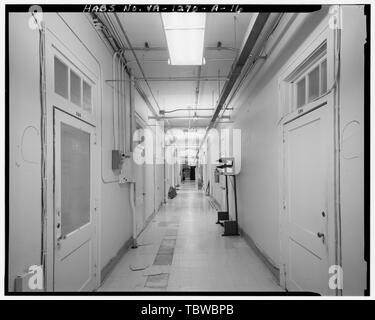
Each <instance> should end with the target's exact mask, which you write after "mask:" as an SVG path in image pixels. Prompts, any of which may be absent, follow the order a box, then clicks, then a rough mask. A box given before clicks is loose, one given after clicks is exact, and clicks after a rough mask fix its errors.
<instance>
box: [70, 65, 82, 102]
mask: <svg viewBox="0 0 375 320" xmlns="http://www.w3.org/2000/svg"><path fill="white" fill-rule="evenodd" d="M70 101H72V102H73V103H74V104H75V105H77V106H79V107H80V106H81V78H80V77H79V76H78V75H77V74H76V73H75V72H74V71H72V70H70Z"/></svg>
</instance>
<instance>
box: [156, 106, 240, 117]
mask: <svg viewBox="0 0 375 320" xmlns="http://www.w3.org/2000/svg"><path fill="white" fill-rule="evenodd" d="M191 110H192V109H191V108H179V109H173V110H163V109H162V110H160V112H159V114H160V115H163V114H165V113H173V112H178V111H191ZM214 110H215V108H199V109H197V111H214ZM226 110H228V111H229V110H233V108H226Z"/></svg>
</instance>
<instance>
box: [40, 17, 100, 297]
mask: <svg viewBox="0 0 375 320" xmlns="http://www.w3.org/2000/svg"><path fill="white" fill-rule="evenodd" d="M59 17H60V18H61V19H59V18H56V16H55V15H51V16H49V15H48V16H47V17H46V19H45V20H46V21H45V22H46V24H45V25H46V30H45V66H46V68H45V69H46V72H45V82H46V106H47V108H46V115H45V117H46V123H47V125H46V126H47V128H46V138H47V144H46V180H47V187H46V189H47V192H46V206H47V215H46V219H45V222H44V229H43V232H44V233H45V236H44V239H45V243H44V248H45V253H46V256H45V263H44V273H45V288H46V290H47V291H49V292H51V291H54V244H55V238H54V228H55V225H54V215H55V211H54V198H55V194H54V144H53V139H54V108H55V107H57V108H59V109H60V110H62V111H64V112H66V113H68V114H69V115H71V116H74V117H76V118H78V119H80V120H83V121H86V122H87V123H89V124H91V125H93V126H94V127H95V140H96V148H95V157H96V159H97V161H96V166H97V168H100V167H101V155H100V147H99V146H100V145H101V140H98V138H97V137H100V132H101V122H100V118H98V117H99V112H98V111H100V108H101V105H100V101H101V90H100V85H99V84H100V65H99V63H98V61H97V60H96V59H95V58H94V57H93V55H92V53H91V52H89V51H88V49H87V48H85V47H84V46H83V45H82V43H81V40H80V39H78V38H77V37H76V36H74V35H72V33H71V32H70V30H69V29H67V28H66V24H65V22H64V21H63V18H62V17H61V16H59ZM60 39H65V41H68V40H69V44H70V45H69V46H67V45H65V42H64V41H61V40H60ZM71 48H75V51H74V52H73V51H72V50H71ZM56 52H57V54H62V55H63V57H64V58H66V59H67V60H68V61H69V62H70V63H73V64H74V66H75V67H76V68H77V67H78V68H79V70H80V71H82V73H84V75H85V76H86V77H87V78H86V79H90V80H91V82H92V84H93V87H92V100H93V101H92V103H93V106H92V108H93V112H92V113H91V114H90V115H89V114H85V113H82V112H79V111H80V110H77V109H78V108H77V109H74V108H72V106H71V105H70V106H69V107H68V108H65V107H64V104H63V103H62V100H61V98H60V97H59V96H58V95H57V94H56V93H55V92H54V85H53V83H54V78H53V77H54V71H53V70H54V68H53V57H54V54H55V53H56ZM89 66H90V67H89ZM77 111H78V112H79V114H78V115H77V113H76V112H77ZM98 119H99V120H98ZM92 179H93V181H94V183H93V187H94V189H95V199H94V201H95V208H96V210H95V216H96V228H95V232H96V235H95V242H96V244H95V248H96V252H95V253H96V254H95V255H96V273H97V277H96V283H95V287H96V288H97V287H99V285H100V283H101V275H100V270H101V264H100V250H101V249H100V241H99V239H100V230H101V228H100V225H101V215H100V212H101V205H100V204H101V201H100V198H101V195H100V188H101V185H100V170H99V169H97V170H95V172H94V174H93V176H92Z"/></svg>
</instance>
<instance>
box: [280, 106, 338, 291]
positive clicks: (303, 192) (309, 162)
mask: <svg viewBox="0 0 375 320" xmlns="http://www.w3.org/2000/svg"><path fill="white" fill-rule="evenodd" d="M332 110H333V109H332V106H330V105H329V104H326V105H325V106H322V107H320V108H318V109H316V110H314V111H311V112H310V113H308V114H306V115H303V116H301V117H300V118H297V119H296V120H293V121H291V122H289V123H287V124H285V125H284V156H285V167H284V170H285V172H284V174H285V176H284V177H285V194H284V197H285V198H284V199H285V212H284V214H286V217H285V219H286V223H285V229H286V230H285V233H286V241H285V242H284V244H285V245H286V252H285V255H286V266H285V267H286V268H285V269H286V270H285V272H286V279H285V280H286V288H287V289H288V290H290V291H295V290H298V291H300V290H303V291H309V292H315V293H320V294H327V292H328V247H329V246H328V243H329V241H332V237H333V236H334V235H333V234H328V225H329V223H328V219H332V218H333V215H334V212H333V211H334V209H333V187H334V184H333V181H334V179H333V177H334V172H333V165H334V145H333V141H334V137H333V111H332Z"/></svg>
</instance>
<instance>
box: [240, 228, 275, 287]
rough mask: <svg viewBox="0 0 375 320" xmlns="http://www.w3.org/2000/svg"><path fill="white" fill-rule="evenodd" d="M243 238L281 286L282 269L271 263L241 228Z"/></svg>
mask: <svg viewBox="0 0 375 320" xmlns="http://www.w3.org/2000/svg"><path fill="white" fill-rule="evenodd" d="M239 231H240V234H241V236H242V237H243V238H244V240H245V242H246V243H247V244H248V245H249V246H250V247H251V248H252V249H253V250H254V252H255V253H256V254H257V256H258V257H259V258H260V259H261V260H262V261H263V263H264V264H265V265H266V266H267V268H268V269H269V270H270V271H271V273H272V275H273V276H274V277H275V279H276V280H277V283H278V284H280V269H279V268H278V267H276V266H275V265H274V263H273V262H271V259H270V258H269V257H268V256H267V255H266V254H265V253H264V252H263V251H262V250H260V249H259V248H258V246H257V245H256V244H255V242H254V240H253V239H252V238H251V237H250V236H249V235H248V234H247V233H246V232H245V231H244V230H243V229H242V228H241V227H239Z"/></svg>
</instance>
